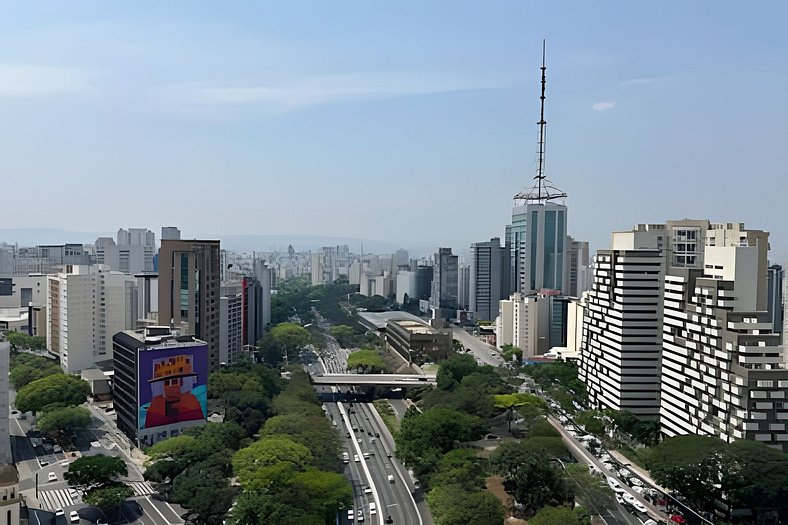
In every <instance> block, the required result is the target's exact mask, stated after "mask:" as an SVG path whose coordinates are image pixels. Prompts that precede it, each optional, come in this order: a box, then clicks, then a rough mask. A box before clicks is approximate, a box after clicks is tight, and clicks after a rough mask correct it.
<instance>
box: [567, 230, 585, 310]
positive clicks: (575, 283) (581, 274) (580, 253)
mask: <svg viewBox="0 0 788 525" xmlns="http://www.w3.org/2000/svg"><path fill="white" fill-rule="evenodd" d="M566 243H567V247H568V257H569V262H568V264H567V267H566V270H567V276H566V293H567V295H569V296H570V297H580V295H582V293H583V292H585V291H586V290H588V289H589V288H591V265H590V258H589V253H588V241H576V240H574V239H573V238H572V237H571V236H569V237H567V238H566Z"/></svg>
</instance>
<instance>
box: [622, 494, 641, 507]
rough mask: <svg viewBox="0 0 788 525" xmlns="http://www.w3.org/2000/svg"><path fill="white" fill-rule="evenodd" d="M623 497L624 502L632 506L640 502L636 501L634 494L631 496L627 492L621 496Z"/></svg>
mask: <svg viewBox="0 0 788 525" xmlns="http://www.w3.org/2000/svg"><path fill="white" fill-rule="evenodd" d="M621 497H623V498H624V501H626V502H627V503H629V504H630V505H634V504H635V503H637V502H638V500H636V499H635V496H633V495H632V494H630V493H629V492H625V493H623V494H622V495H621Z"/></svg>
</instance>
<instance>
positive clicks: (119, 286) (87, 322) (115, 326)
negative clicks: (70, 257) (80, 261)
mask: <svg viewBox="0 0 788 525" xmlns="http://www.w3.org/2000/svg"><path fill="white" fill-rule="evenodd" d="M47 281H48V282H47V287H48V298H47V348H48V349H49V351H50V352H51V353H53V354H55V355H57V356H58V357H59V358H60V365H61V366H62V367H63V370H64V371H65V372H66V373H69V374H71V373H77V372H80V371H81V370H83V369H85V368H92V367H94V366H95V365H96V364H97V363H100V362H101V361H108V360H110V359H111V358H112V335H113V334H114V333H116V332H119V331H121V330H126V329H130V328H134V327H135V326H136V319H137V289H136V280H135V278H134V277H132V276H130V275H125V274H123V273H120V272H114V271H111V270H109V268H108V267H106V266H102V265H97V266H70V265H67V266H66V270H65V272H64V273H58V274H55V275H49V276H47Z"/></svg>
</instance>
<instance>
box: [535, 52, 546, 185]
mask: <svg viewBox="0 0 788 525" xmlns="http://www.w3.org/2000/svg"><path fill="white" fill-rule="evenodd" d="M546 47H547V44H546V41H545V40H542V94H541V95H540V96H539V104H540V107H539V122H537V124H539V161H538V162H539V165H538V167H537V168H536V177H534V178H535V179H537V186H538V190H537V198H538V199H539V200H541V199H542V180H543V179H544V126H545V124H547V122H545V119H544V99H545V96H544V93H545V87H546V86H547V76H546V74H545V71H547V66H545V49H546Z"/></svg>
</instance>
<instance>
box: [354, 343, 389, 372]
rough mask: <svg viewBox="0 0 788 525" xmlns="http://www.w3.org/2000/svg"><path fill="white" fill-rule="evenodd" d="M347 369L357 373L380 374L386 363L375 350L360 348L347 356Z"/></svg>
mask: <svg viewBox="0 0 788 525" xmlns="http://www.w3.org/2000/svg"><path fill="white" fill-rule="evenodd" d="M347 369H348V370H351V371H353V372H356V373H359V374H380V373H382V372H383V371H384V370H385V369H386V363H385V362H384V361H383V358H382V357H381V356H380V353H378V351H377V350H374V349H371V348H362V349H361V350H357V351H355V352H353V353H351V354H350V355H349V356H348V358H347Z"/></svg>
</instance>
